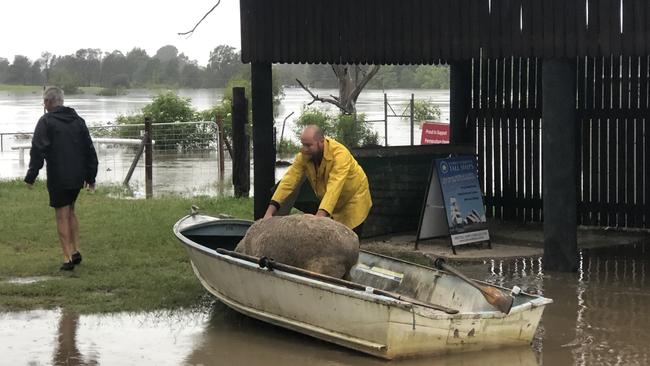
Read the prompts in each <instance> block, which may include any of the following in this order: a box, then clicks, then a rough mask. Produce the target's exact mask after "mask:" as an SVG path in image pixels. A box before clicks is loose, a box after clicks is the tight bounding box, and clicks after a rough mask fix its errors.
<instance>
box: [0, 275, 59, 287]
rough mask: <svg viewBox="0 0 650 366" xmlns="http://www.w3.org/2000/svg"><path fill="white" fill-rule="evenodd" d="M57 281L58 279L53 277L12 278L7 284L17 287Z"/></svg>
mask: <svg viewBox="0 0 650 366" xmlns="http://www.w3.org/2000/svg"><path fill="white" fill-rule="evenodd" d="M55 279H56V278H55V277H51V276H34V277H12V278H9V279H7V280H5V282H6V283H11V284H15V285H29V284H32V283H36V282H43V281H50V280H55Z"/></svg>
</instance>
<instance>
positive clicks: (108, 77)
mask: <svg viewBox="0 0 650 366" xmlns="http://www.w3.org/2000/svg"><path fill="white" fill-rule="evenodd" d="M120 74H126V75H128V74H129V70H128V64H127V61H126V57H125V56H124V54H122V52H120V51H118V50H115V51H113V52H111V53H106V56H105V57H104V60H103V62H102V71H101V79H100V84H101V85H102V86H107V87H110V86H111V82H112V81H114V80H115V77H117V76H118V75H120Z"/></svg>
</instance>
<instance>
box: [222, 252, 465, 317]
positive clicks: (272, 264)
mask: <svg viewBox="0 0 650 366" xmlns="http://www.w3.org/2000/svg"><path fill="white" fill-rule="evenodd" d="M217 253H219V254H223V255H228V256H231V257H234V258H239V259H243V260H246V261H249V262H253V263H257V264H258V265H259V266H260V267H262V268H268V269H269V270H273V269H278V270H280V271H283V272H287V273H292V274H297V275H300V276H305V277H309V278H313V279H316V280H320V281H323V282H329V283H333V284H335V285H339V286H344V287H347V288H350V289H353V290H361V291H368V289H372V293H373V294H375V295H381V296H386V297H391V298H393V299H396V300H400V301H404V302H409V303H412V304H414V305H418V306H422V307H425V308H430V309H434V310H439V311H443V312H445V313H447V314H457V313H458V310H456V309H451V308H448V307H446V306H442V305H437V304H430V303H426V302H422V301H420V300H417V299H413V298H410V297H408V296H404V295H400V294H398V293H394V292H390V291H384V290H378V289H376V288H371V287H366V286H364V285H361V284H358V283H356V282H351V281H346V280H343V279H340V278H336V277H332V276H328V275H324V274H321V273H316V272H312V271H308V270H306V269H302V268H298V267H294V266H290V265H288V264H283V263H280V262H276V261H274V260H273V259H269V258H267V257H261V258H258V257H254V256H251V255H247V254H243V253H238V252H233V251H230V250H225V249H221V248H217Z"/></svg>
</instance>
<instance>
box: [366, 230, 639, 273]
mask: <svg viewBox="0 0 650 366" xmlns="http://www.w3.org/2000/svg"><path fill="white" fill-rule="evenodd" d="M489 231H490V238H491V244H492V249H489V248H488V246H487V245H485V244H484V245H465V246H459V247H456V253H457V254H456V255H454V254H453V252H452V250H451V247H450V245H449V239H448V238H436V239H428V240H423V241H420V242H419V243H418V249H417V250H416V249H415V236H416V233H415V232H406V233H397V234H393V235H385V236H381V237H373V238H365V239H362V240H361V249H365V250H370V251H374V252H377V253H382V254H385V255H390V256H393V257H398V258H403V259H407V260H411V261H414V262H416V263H420V264H426V265H431V264H432V262H433V260H434V259H435V258H437V257H442V258H445V259H448V260H451V261H457V262H482V261H486V260H491V259H499V260H503V259H506V260H507V259H517V258H539V257H541V256H542V255H543V253H544V249H543V248H544V232H543V226H542V224H541V223H528V224H516V223H514V224H513V223H504V222H497V221H491V222H489ZM577 234H578V249H591V248H598V247H605V246H615V245H627V244H636V243H648V242H650V230H620V229H615V228H595V227H582V226H580V227H578V233H577Z"/></svg>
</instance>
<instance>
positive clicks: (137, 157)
mask: <svg viewBox="0 0 650 366" xmlns="http://www.w3.org/2000/svg"><path fill="white" fill-rule="evenodd" d="M146 144H147V136H146V135H145V136H143V137H142V141H141V142H140V146H138V151H137V152H136V153H135V156H134V157H133V161H132V162H131V166H130V167H129V171H128V172H127V173H126V177H124V182H122V185H123V186H128V185H129V181H131V176H133V172H134V171H135V168H136V167H137V166H138V161H140V157H141V156H142V153H143V152H144V147H145V145H146Z"/></svg>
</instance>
